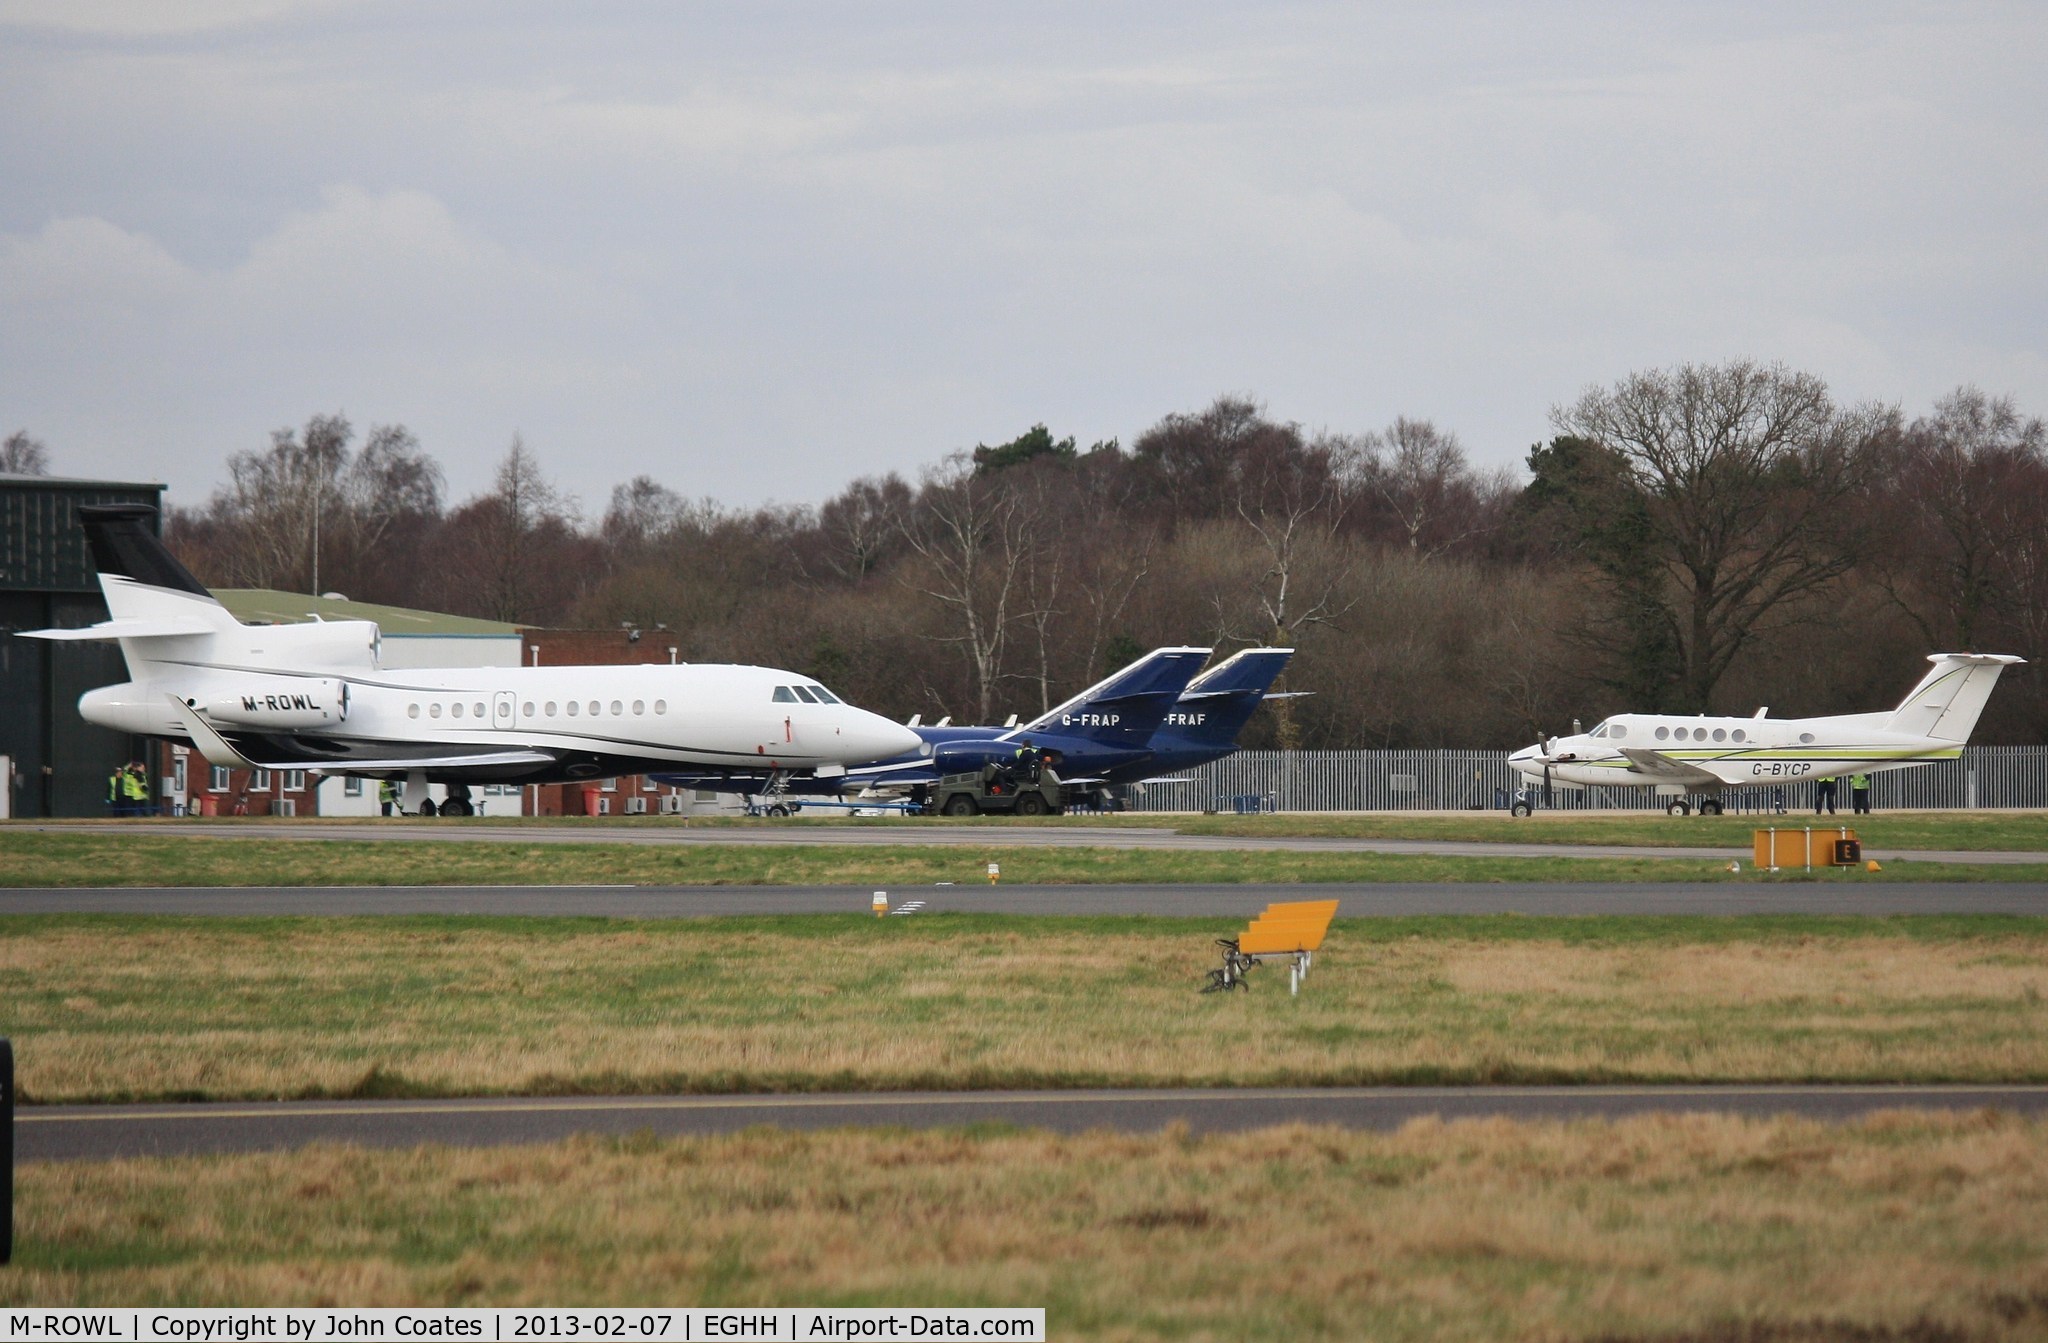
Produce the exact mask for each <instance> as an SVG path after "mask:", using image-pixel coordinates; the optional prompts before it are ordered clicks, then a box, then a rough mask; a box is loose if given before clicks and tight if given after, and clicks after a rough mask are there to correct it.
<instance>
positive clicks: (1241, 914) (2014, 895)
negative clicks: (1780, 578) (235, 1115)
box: [0, 877, 2048, 919]
mask: <svg viewBox="0 0 2048 1343" xmlns="http://www.w3.org/2000/svg"><path fill="white" fill-rule="evenodd" d="M889 897H890V900H891V902H892V903H895V904H899V905H900V904H902V903H903V902H904V901H907V900H921V901H923V902H924V907H923V912H926V913H935V912H938V911H942V910H944V911H956V912H974V913H984V914H1048V915H1059V914H1148V915H1162V914H1163V915H1177V916H1181V917H1186V918H1227V919H1240V918H1246V917H1249V916H1250V915H1252V914H1256V913H1257V912H1258V911H1259V910H1261V909H1263V908H1264V907H1265V906H1266V905H1267V904H1269V903H1271V902H1272V901H1275V900H1329V899H1336V900H1340V901H1342V902H1343V904H1342V913H1343V915H1344V917H1347V918H1358V917H1372V916H1394V915H1415V914H1562V915H1580V914H1715V915H1725V914H2029V915H2048V882H1883V883H1878V882H1872V883H1867V884H1866V883H1863V882H1858V881H1856V880H1855V879H1854V878H1853V877H1838V878H1833V879H1830V880H1823V881H1811V882H1804V881H1800V882H1754V881H1749V882H1745V881H1728V882H1612V883H1567V882H1444V883H1440V884H1439V883H1427V882H1374V883H1367V884H1338V883H1331V884H1315V885H1279V884H1273V885H1241V886H1240V885H1228V886H1226V885H1201V886H1193V885H1185V886H1184V885H1118V886H1107V885H1105V886H1025V885H1011V886H993V887H991V886H900V887H896V888H895V889H893V890H891V891H890V892H889ZM873 898H874V890H873V888H872V887H867V886H860V887H851V886H245V887H80V888H75V889H63V888H29V887H24V888H16V889H0V914H193V915H312V916H330V915H332V916H342V915H362V914H488V915H527V916H548V917H560V916H585V917H594V918H641V919H676V918H706V917H712V916H720V915H735V914H856V913H857V914H867V913H868V912H869V909H870V902H871V901H872V900H873Z"/></svg>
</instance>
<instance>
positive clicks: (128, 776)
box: [121, 760, 149, 816]
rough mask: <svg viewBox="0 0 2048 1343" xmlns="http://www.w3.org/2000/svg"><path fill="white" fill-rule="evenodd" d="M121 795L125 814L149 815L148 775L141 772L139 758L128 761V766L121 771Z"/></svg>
mask: <svg viewBox="0 0 2048 1343" xmlns="http://www.w3.org/2000/svg"><path fill="white" fill-rule="evenodd" d="M121 797H122V800H123V802H124V803H125V805H126V807H127V811H126V813H125V814H126V815H129V816H147V815H149V775H147V774H145V773H144V772H143V769H142V762H141V761H140V760H131V761H129V762H128V768H127V769H124V770H122V771H121Z"/></svg>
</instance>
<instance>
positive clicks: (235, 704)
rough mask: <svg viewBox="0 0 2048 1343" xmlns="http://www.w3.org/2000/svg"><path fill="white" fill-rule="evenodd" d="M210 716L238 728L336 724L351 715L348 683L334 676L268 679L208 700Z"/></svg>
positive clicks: (207, 711)
mask: <svg viewBox="0 0 2048 1343" xmlns="http://www.w3.org/2000/svg"><path fill="white" fill-rule="evenodd" d="M206 717H207V718H208V720H210V721H212V722H215V723H228V724H232V725H233V726H235V727H250V728H272V729H277V730H281V731H292V730H297V729H303V728H321V727H333V726H335V725H336V724H338V723H341V722H343V721H344V720H346V719H347V718H348V682H346V681H342V680H338V679H336V678H334V677H319V678H310V677H296V676H295V677H291V678H289V679H286V678H278V679H275V680H273V679H270V678H265V679H264V680H262V681H257V682H252V683H250V684H249V685H248V686H247V687H246V688H244V689H243V690H240V691H238V692H236V693H233V694H227V695H217V696H215V697H214V698H212V699H210V700H208V701H207V702H206Z"/></svg>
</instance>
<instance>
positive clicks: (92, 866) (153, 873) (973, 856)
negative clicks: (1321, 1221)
mask: <svg viewBox="0 0 2048 1343" xmlns="http://www.w3.org/2000/svg"><path fill="white" fill-rule="evenodd" d="M990 862H997V863H1000V864H1001V866H1002V873H1003V879H1004V880H1005V881H1007V882H1011V883H1025V884H1038V883H1043V884H1049V885H1072V884H1085V883H1099V882H1142V883H1155V884H1156V883H1174V882H1180V883H1195V884H1206V883H1212V882H1353V881H1430V882H1436V881H1552V882H1556V881H1568V882H1613V881H1727V880H1731V879H1739V880H1743V881H1757V880H1776V881H1805V880H1823V881H1838V882H1886V881H2048V853H2044V854H2043V855H2042V861H2041V862H2040V863H1996V864H1994V863H1931V862H1923V861H1918V860H1910V861H1902V862H1895V863H1887V864H1886V865H1885V867H1884V870H1883V871H1881V872H1876V873H1871V872H1865V871H1863V870H1862V869H1861V868H1856V869H1846V870H1845V869H1836V870H1835V871H1833V872H1826V873H1816V874H1814V875H1812V876H1809V875H1807V874H1805V873H1802V872H1798V871H1791V870H1788V871H1785V872H1782V873H1778V874H1768V873H1758V872H1755V871H1753V870H1751V869H1750V868H1749V865H1748V863H1747V862H1745V863H1744V864H1743V870H1742V872H1741V873H1740V874H1739V875H1738V874H1734V873H1730V872H1729V871H1728V860H1727V859H1726V858H1725V857H1716V858H1705V857H1702V858H1699V859H1691V858H1562V857H1560V858H1512V857H1510V858H1462V857H1436V856H1431V855H1425V854H1376V853H1278V852H1271V851H1258V852H1250V851H1247V852H1201V851H1192V852H1182V851H1175V850H1157V849H1154V850H1133V849H1067V848H1048V847H1022V848H1009V847H1004V846H1002V845H1000V844H999V843H998V844H990V845H987V846H983V845H974V846H971V847H954V846H950V845H947V846H935V845H903V846H900V847H898V846H893V845H891V846H881V847H878V846H874V845H851V844H849V845H831V844H789V845H757V844H747V845H701V846H700V845H673V846H670V845H647V844H605V843H602V842H592V843H589V844H580V843H579V844H564V843H548V844H531V845H522V844H519V843H517V842H516V841H515V842H509V843H504V844H489V843H463V842H445V843H444V842H438V841H433V840H420V841H417V842H408V843H392V842H389V841H370V840H364V841H354V840H328V839H307V840H288V839H278V840H270V839H228V838H219V839H211V838H198V837H193V836H186V837H175V836H165V837H163V838H158V837H156V836H154V835H120V834H109V835H94V834H43V833H38V832H36V831H32V830H26V829H16V830H0V887H4V886H417V885H430V886H431V885H441V886H451V885H453V886H462V885H486V886H487V885H564V884H566V885H576V884H624V885H633V886H677V885H718V886H724V885H757V886H758V885H770V886H776V885H792V886H899V887H900V886H922V885H929V884H931V883H933V882H939V881H953V882H961V883H974V882H981V881H984V880H985V879H986V878H985V872H986V869H987V865H988V864H989V863H990Z"/></svg>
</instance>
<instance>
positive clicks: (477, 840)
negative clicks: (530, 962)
mask: <svg viewBox="0 0 2048 1343" xmlns="http://www.w3.org/2000/svg"><path fill="white" fill-rule="evenodd" d="M1845 824H1846V822H1845ZM19 828H21V829H24V830H33V831H39V832H43V833H49V834H87V835H107V834H143V835H176V836H182V837H187V838H193V839H329V840H357V841H374V842H380V843H407V842H415V841H418V840H423V839H433V840H449V841H454V842H457V843H472V844H527V845H533V844H648V845H657V846H659V845H677V844H690V845H703V844H733V845H761V844H848V845H856V846H868V845H879V846H884V847H888V846H898V845H920V846H940V847H961V846H968V847H976V848H1058V849H1171V850H1177V851H1209V852H1224V853H1255V852H1281V853H1391V854H1427V855H1432V856H1436V857H1449V858H1691V859H1702V858H1704V859H1710V860H1712V859H1718V860H1721V861H1724V862H1725V861H1727V860H1728V859H1730V858H1737V859H1740V860H1742V861H1743V862H1748V861H1749V857H1750V850H1748V849H1747V848H1741V849H1737V848H1720V849H1701V848H1690V849H1688V848H1675V847H1659V846H1652V845H1619V844H1529V843H1516V842H1511V841H1506V840H1503V841H1499V842H1493V841H1472V840H1432V839H1364V838H1353V837H1328V836H1296V835H1273V836H1260V835H1184V834H1181V833H1179V832H1178V831H1175V830H1172V829H1168V828H1165V827H1137V826H1088V825H1068V826H1061V825H1000V826H996V825H953V824H944V825H932V826H929V827H926V826H912V825H887V826H882V825H824V824H819V823H816V822H795V823H787V822H785V823H780V824H778V823H775V822H768V823H765V824H762V825H758V826H705V827H702V828H697V827H692V826H681V825H673V826H606V825H603V824H602V823H599V824H593V825H590V826H573V827H572V826H508V825H496V826H494V825H491V824H490V823H489V822H487V821H485V822H478V821H435V822H428V823H424V824H422V823H420V822H417V821H392V822H389V823H383V824H377V823H372V824H364V825H307V824H293V823H291V822H289V821H286V822H263V823H242V824H236V823H234V822H226V823H221V822H207V823H205V824H181V823H179V822H176V821H130V822H126V823H123V822H119V821H115V822H104V823H92V824H81V825H66V824H63V823H62V822H48V823H37V824H34V825H25V826H22V827H19ZM1503 828H1506V827H1505V826H1503ZM1866 852H1867V854H1868V856H1869V857H1872V858H1876V859H1878V860H1880V861H1883V862H1898V861H1901V860H1904V859H1912V860H1916V861H1920V862H1929V863H2001V864H2002V863H2043V864H2048V852H2006V851H1989V850H1986V851H1979V850H1970V849H1954V850H1950V849H1941V850H1935V849H1914V850H1887V849H1870V850H1867V851H1866Z"/></svg>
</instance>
